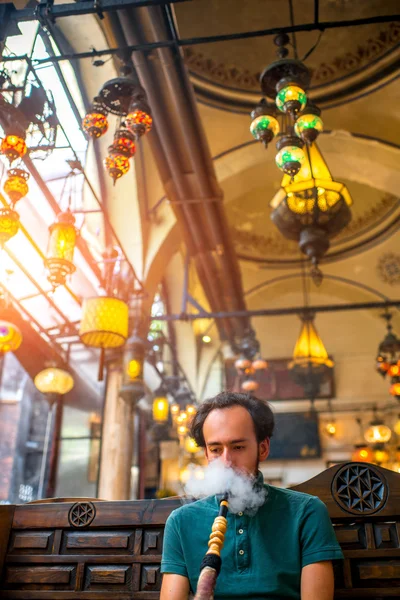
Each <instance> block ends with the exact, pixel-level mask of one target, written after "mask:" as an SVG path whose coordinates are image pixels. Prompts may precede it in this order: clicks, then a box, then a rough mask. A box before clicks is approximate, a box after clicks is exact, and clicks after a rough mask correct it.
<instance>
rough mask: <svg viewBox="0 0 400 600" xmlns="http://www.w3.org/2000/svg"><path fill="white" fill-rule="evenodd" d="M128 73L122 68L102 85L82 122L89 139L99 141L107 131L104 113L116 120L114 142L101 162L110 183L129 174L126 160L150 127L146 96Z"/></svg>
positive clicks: (151, 120) (126, 67)
mask: <svg viewBox="0 0 400 600" xmlns="http://www.w3.org/2000/svg"><path fill="white" fill-rule="evenodd" d="M130 73H131V69H130V67H128V66H124V67H123V68H122V75H121V76H120V77H116V78H114V79H111V80H110V81H107V82H106V83H105V84H104V85H103V87H102V88H101V90H100V92H99V94H98V96H96V98H95V99H94V100H93V103H92V106H91V108H90V110H89V111H88V113H87V114H86V116H85V118H84V119H83V123H82V126H83V129H84V131H85V132H86V134H87V135H88V136H89V137H92V138H99V137H100V136H102V135H104V134H105V133H106V132H107V130H108V127H109V123H108V117H107V115H108V113H110V114H113V115H116V116H117V117H118V121H117V128H116V131H115V133H114V141H113V143H112V144H111V145H110V146H109V147H108V156H107V157H106V158H105V159H104V166H105V168H106V171H107V172H108V174H109V175H110V177H112V179H113V180H114V183H115V182H116V180H117V179H119V178H120V177H122V176H123V175H125V173H127V172H128V171H129V166H130V164H129V159H130V158H132V157H133V156H134V155H135V152H136V144H137V142H138V140H139V138H140V137H142V136H143V135H144V134H146V133H147V132H149V131H150V129H151V127H152V124H153V119H152V116H151V112H150V108H149V105H148V103H147V100H146V93H145V91H144V89H143V88H142V87H141V86H140V85H139V84H138V83H137V82H136V81H135V80H134V79H133V78H131V77H130V76H129V75H130Z"/></svg>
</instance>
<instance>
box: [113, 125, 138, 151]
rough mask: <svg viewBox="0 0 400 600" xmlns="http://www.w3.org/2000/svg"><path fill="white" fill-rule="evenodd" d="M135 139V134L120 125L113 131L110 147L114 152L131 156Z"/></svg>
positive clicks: (134, 146) (134, 149)
mask: <svg viewBox="0 0 400 600" xmlns="http://www.w3.org/2000/svg"><path fill="white" fill-rule="evenodd" d="M135 140H136V138H135V135H134V134H133V133H132V132H131V131H129V130H128V129H125V128H123V127H121V128H120V129H117V131H116V132H115V135H114V141H113V143H112V148H114V151H115V153H116V154H122V156H126V157H127V158H131V157H132V156H134V154H135V152H136V144H135Z"/></svg>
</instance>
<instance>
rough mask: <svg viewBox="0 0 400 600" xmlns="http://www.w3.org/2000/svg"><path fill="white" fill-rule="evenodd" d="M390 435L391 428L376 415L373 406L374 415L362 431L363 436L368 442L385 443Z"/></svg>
mask: <svg viewBox="0 0 400 600" xmlns="http://www.w3.org/2000/svg"><path fill="white" fill-rule="evenodd" d="M391 437H392V430H391V429H390V427H388V426H387V425H385V424H384V422H383V420H382V419H380V418H379V417H378V414H377V409H376V407H375V408H374V417H373V419H372V421H371V422H370V424H369V426H368V428H367V429H366V431H365V432H364V438H365V440H366V441H367V442H368V443H369V444H374V445H376V444H378V445H382V444H386V442H388V441H389V440H390V438H391Z"/></svg>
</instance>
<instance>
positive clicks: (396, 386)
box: [389, 377, 400, 398]
mask: <svg viewBox="0 0 400 600" xmlns="http://www.w3.org/2000/svg"><path fill="white" fill-rule="evenodd" d="M394 379H395V380H398V379H400V377H394ZM389 391H390V393H391V395H392V396H395V397H396V398H400V381H395V382H394V383H392V385H391V386H390V388H389Z"/></svg>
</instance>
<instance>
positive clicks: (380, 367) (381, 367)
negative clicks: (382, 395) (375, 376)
mask: <svg viewBox="0 0 400 600" xmlns="http://www.w3.org/2000/svg"><path fill="white" fill-rule="evenodd" d="M389 369H390V363H389V362H388V361H387V360H386V358H385V357H384V356H382V355H381V354H378V356H377V357H376V370H377V371H378V373H379V375H382V377H386V375H387V372H388V371H389Z"/></svg>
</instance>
